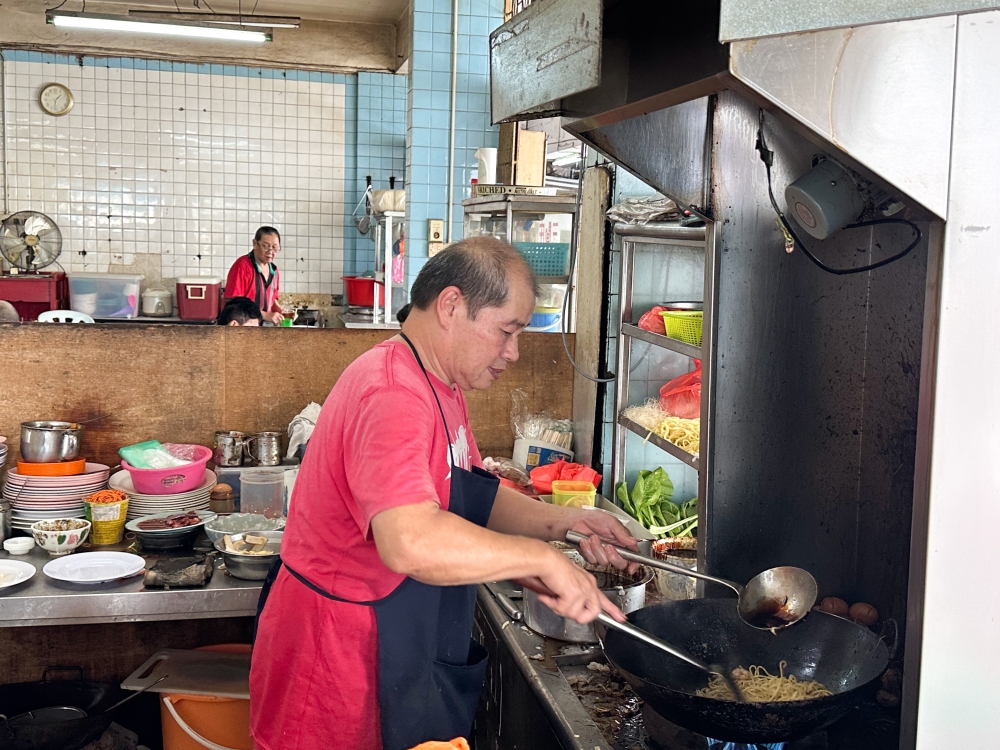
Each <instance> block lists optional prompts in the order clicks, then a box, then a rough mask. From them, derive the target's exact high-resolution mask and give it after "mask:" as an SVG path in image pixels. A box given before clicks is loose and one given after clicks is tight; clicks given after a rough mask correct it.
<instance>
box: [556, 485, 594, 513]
mask: <svg viewBox="0 0 1000 750" xmlns="http://www.w3.org/2000/svg"><path fill="white" fill-rule="evenodd" d="M596 497H597V488H596V487H595V486H594V485H592V484H591V483H590V482H577V481H572V480H566V479H557V480H556V481H554V482H553V483H552V504H553V505H565V506H566V507H568V508H582V507H583V506H584V505H593V504H594V499H595V498H596Z"/></svg>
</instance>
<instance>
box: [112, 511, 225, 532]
mask: <svg viewBox="0 0 1000 750" xmlns="http://www.w3.org/2000/svg"><path fill="white" fill-rule="evenodd" d="M176 515H178V514H177V513H153V514H152V515H149V516H141V517H139V518H134V519H132V520H131V521H129V522H128V523H127V524H125V528H126V529H127V530H128V531H134V532H136V533H138V534H159V533H167V532H175V533H176V532H178V531H182V530H184V531H187V530H189V529H197V528H198V527H199V526H201V525H202V524H204V523H205V522H206V521H211V520H212V519H213V518H215V517H216V515H218V514H216V513H212V512H211V511H205V510H200V511H198V517H199V518H200V519H201V521H199V522H198V523H193V524H191V525H190V526H182V527H180V528H179V529H140V528H139V522H140V521H147V520H149V519H152V518H169V517H170V516H176Z"/></svg>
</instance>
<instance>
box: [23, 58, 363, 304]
mask: <svg viewBox="0 0 1000 750" xmlns="http://www.w3.org/2000/svg"><path fill="white" fill-rule="evenodd" d="M9 58H10V56H9V55H8V63H7V65H6V74H5V75H6V84H7V95H6V104H7V112H6V117H5V119H4V122H5V127H6V131H7V142H8V156H7V161H8V165H9V167H8V168H9V179H10V185H9V201H10V209H11V211H18V210H26V209H32V210H37V211H41V212H43V213H46V214H48V215H49V216H51V217H52V218H53V219H54V220H55V221H56V223H57V224H58V225H59V227H60V229H61V230H62V233H63V251H62V255H61V257H60V259H59V262H60V263H61V264H62V265H63V266H64V267H65V268H66V270H68V271H70V272H73V271H106V270H108V267H109V264H116V265H118V264H124V265H130V264H131V263H132V262H133V261H134V259H135V255H136V254H137V253H151V254H154V255H159V256H160V258H161V272H162V276H163V277H164V278H172V277H176V276H180V275H198V274H201V275H208V274H217V275H221V276H223V277H225V274H226V273H227V271H228V269H229V266H230V265H232V263H233V261H234V260H235V259H236V258H237V257H238V256H239V255H241V254H244V253H246V252H248V251H249V249H250V241H251V238H252V235H253V232H254V231H255V230H256V228H257V227H258V226H260V225H264V224H269V225H273V226H276V227H277V228H278V229H279V230H280V231H281V234H282V251H281V254H280V255H279V257H278V260H277V262H278V265H279V268H280V269H281V274H282V289H283V290H284V291H289V292H302V293H333V294H337V293H340V292H341V290H342V288H341V287H342V285H341V281H340V276H341V272H342V268H343V262H344V222H345V217H346V216H347V215H348V214H349V213H350V209H349V208H346V210H345V191H344V187H345V166H344V165H345V84H344V83H343V82H337V81H333V80H329V79H332V78H333V77H332V76H326V75H324V79H325V80H308V78H310V77H312V78H315V74H313V75H312V76H309V75H307V74H301V75H300V76H298V77H291V76H289V77H286V76H285V74H284V73H281V72H280V71H278V75H277V76H275V75H273V74H274V73H275V71H264V72H260V71H255V69H236V68H230V67H229V66H227V67H226V68H225V69H223V68H222V67H221V66H211V67H209V66H197V72H191V71H192V70H193V69H195V67H196V66H191V65H187V66H185V65H183V64H179V63H174V64H171V63H165V62H164V63H159V64H154V63H153V62H150V63H149V67H150V68H153V67H158V68H159V69H146V63H145V62H142V64H141V66H140V62H141V61H136V62H135V64H134V66H133V65H132V63H131V62H128V63H127V64H124V63H122V62H121V61H119V65H120V67H114V64H113V63H112V64H109V63H108V62H107V61H102V60H100V59H97V60H93V59H88V60H89V62H88V63H87V64H78V63H76V62H75V61H74V62H60V61H43V62H35V61H30V60H24V59H18V58H17V57H15V59H13V60H11V59H9ZM63 59H65V58H60V60H63ZM81 62H82V61H81ZM238 70H242V71H243V73H242V74H235V73H234V72H233V71H238ZM291 72H292V73H294V71H291ZM269 74H270V75H269ZM51 81H58V82H60V83H63V84H65V85H67V86H68V87H69V88H70V90H71V91H72V92H73V95H74V97H75V100H76V104H75V106H74V108H73V110H72V111H71V112H70V113H69V114H68V115H66V116H64V117H50V116H48V115H46V114H45V113H44V112H43V111H42V110H41V109H40V107H39V106H38V103H37V98H38V91H39V89H40V87H41V86H42V85H43V84H45V83H48V82H51Z"/></svg>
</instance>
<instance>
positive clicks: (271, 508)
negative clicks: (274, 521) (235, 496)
mask: <svg viewBox="0 0 1000 750" xmlns="http://www.w3.org/2000/svg"><path fill="white" fill-rule="evenodd" d="M240 512H241V513H259V514H260V515H262V516H266V517H267V518H281V517H282V516H283V515H284V513H285V472H284V471H283V470H280V469H256V470H253V471H244V472H243V474H242V476H241V478H240Z"/></svg>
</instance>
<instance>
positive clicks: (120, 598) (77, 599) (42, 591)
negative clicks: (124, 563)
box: [0, 546, 261, 627]
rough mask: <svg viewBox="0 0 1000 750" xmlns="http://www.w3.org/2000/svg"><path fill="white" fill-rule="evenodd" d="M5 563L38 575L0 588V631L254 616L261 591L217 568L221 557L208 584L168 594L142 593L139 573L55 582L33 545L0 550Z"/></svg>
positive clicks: (43, 554) (46, 557)
mask: <svg viewBox="0 0 1000 750" xmlns="http://www.w3.org/2000/svg"><path fill="white" fill-rule="evenodd" d="M74 554H78V555H85V554H87V553H86V552H76V553H74ZM3 559H11V560H23V561H25V562H28V563H31V564H32V565H34V566H35V568H36V570H37V572H36V573H35V575H34V576H33V577H32V578H31V579H30V580H28V581H25V582H24V583H21V584H18V585H17V586H12V587H10V588H6V589H0V627H20V626H27V625H78V624H89V623H107V622H141V621H151V620H181V619H184V620H190V619H208V618H216V617H247V616H252V615H254V614H255V613H256V611H257V598H258V596H259V595H260V589H261V582H260V581H244V580H240V579H238V578H233V577H232V576H230V575H228V574H226V573H225V572H224V571H223V570H220V569H219V566H220V564H221V562H222V558H221V556H219V557H218V558H217V559H216V570H215V574H214V575H213V576H212V580H211V581H209V583H208V585H207V586H205V587H204V588H197V589H172V590H169V591H165V590H163V589H149V590H147V589H145V588H144V587H143V577H142V576H141V575H140V576H136V577H135V578H131V579H129V580H125V581H114V582H111V583H100V584H95V585H83V584H74V583H65V582H63V581H57V580H55V579H52V578H49V577H48V576H47V575H45V574H44V573H43V572H42V567H43V566H44V565H45V563H47V562H49V561H50V560H54V559H56V558H54V557H50V556H49V554H48V553H47V552H45V551H44V550H41V549H39V548H38V547H37V546H36V547H35V548H34V549H33V550H31V552H29V553H28V554H27V555H17V556H12V555H9V554H8V553H6V552H0V560H3Z"/></svg>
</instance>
